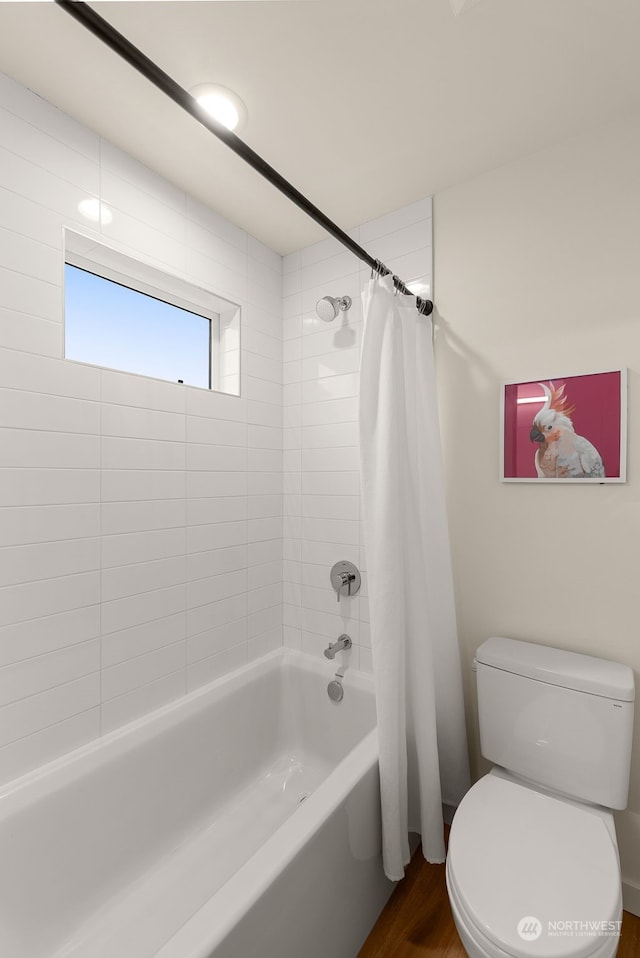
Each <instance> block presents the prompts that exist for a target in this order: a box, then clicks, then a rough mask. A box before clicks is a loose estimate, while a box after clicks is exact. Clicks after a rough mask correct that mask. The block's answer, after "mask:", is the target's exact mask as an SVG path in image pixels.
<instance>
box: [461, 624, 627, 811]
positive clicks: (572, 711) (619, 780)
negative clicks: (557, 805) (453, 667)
mask: <svg viewBox="0 0 640 958" xmlns="http://www.w3.org/2000/svg"><path fill="white" fill-rule="evenodd" d="M476 666H477V684H478V713H479V720H480V745H481V750H482V754H483V755H484V756H485V758H487V759H489V761H491V762H493V763H494V764H495V765H500V766H502V767H503V768H506V769H508V770H509V771H511V772H514V773H515V774H516V775H520V776H522V777H524V778H527V779H529V780H531V781H533V782H536V783H537V784H539V785H542V786H545V787H547V788H550V789H553V790H555V791H559V792H562V793H564V794H566V795H569V796H571V797H573V798H577V799H580V800H582V801H586V802H594V803H595V804H598V805H604V806H606V807H607V808H625V807H626V805H627V795H628V791H629V769H630V764H631V741H632V733H633V702H634V680H633V672H632V671H631V669H630V668H629V667H628V666H626V665H620V664H619V663H617V662H609V661H606V660H605V659H596V658H593V657H592V656H589V655H579V654H577V653H575V652H565V651H562V650H560V649H553V648H549V647H548V646H543V645H536V644H534V643H532V642H519V641H516V640H515V639H503V638H491V639H487V641H486V642H484V643H483V644H482V645H481V646H480V648H479V649H478V651H477V652H476Z"/></svg>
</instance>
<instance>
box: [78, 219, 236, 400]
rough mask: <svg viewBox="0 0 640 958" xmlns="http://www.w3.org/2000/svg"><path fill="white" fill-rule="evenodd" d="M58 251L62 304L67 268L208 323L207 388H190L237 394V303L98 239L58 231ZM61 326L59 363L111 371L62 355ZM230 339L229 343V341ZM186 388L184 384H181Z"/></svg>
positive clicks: (161, 378)
mask: <svg viewBox="0 0 640 958" xmlns="http://www.w3.org/2000/svg"><path fill="white" fill-rule="evenodd" d="M63 253H64V257H63V259H64V263H63V304H64V303H66V294H65V292H64V285H65V283H64V274H65V271H64V267H65V266H66V265H69V266H74V267H76V268H77V269H81V270H83V271H84V272H87V273H90V274H92V275H94V276H96V277H97V278H98V279H104V280H108V281H110V282H113V283H117V284H118V285H120V286H124V287H125V288H127V289H130V290H132V291H134V292H137V293H141V294H142V295H144V296H149V297H150V298H152V299H156V300H159V301H160V302H163V303H167V304H168V305H170V306H175V307H177V308H178V309H183V310H186V311H188V312H190V313H193V314H195V315H196V316H200V317H202V318H203V319H205V320H208V322H209V347H208V367H209V376H208V380H209V385H208V387H204V386H196V385H194V386H193V387H192V388H194V389H205V388H208V389H209V390H210V391H212V392H222V393H224V394H225V395H231V396H239V395H240V314H241V308H240V306H239V304H237V303H234V302H232V301H230V300H228V299H225V298H223V297H222V296H218V295H217V294H216V293H213V292H212V291H211V290H208V289H205V288H204V287H202V286H198V285H196V284H195V283H192V282H191V281H190V280H186V279H184V278H183V277H181V276H178V275H177V274H175V273H170V272H168V271H166V270H164V269H159V268H158V267H156V266H153V265H151V264H150V263H148V262H145V261H144V260H142V259H138V258H134V257H132V256H130V255H129V254H127V253H123V252H121V251H120V250H119V249H116V248H115V247H113V246H108V245H106V244H105V243H103V242H102V241H101V240H97V239H95V238H93V237H90V236H87V235H86V234H84V233H79V232H77V231H76V230H71V229H68V228H66V227H65V229H64V243H63ZM63 327H64V328H63V347H64V358H65V359H68V361H70V362H85V363H86V364H87V365H91V366H99V368H103V369H106V368H113V367H108V366H104V365H102V364H99V363H93V362H90V361H88V360H82V359H75V358H71V357H67V355H66V321H63ZM233 333H236V336H233ZM233 340H235V343H234V342H233ZM234 354H237V355H235V361H234ZM118 372H125V373H131V374H133V375H136V376H145V377H146V378H149V379H159V380H161V381H162V382H173V381H174V380H171V379H164V378H163V377H161V376H149V375H148V374H147V373H143V372H139V371H136V370H135V369H118ZM230 383H233V385H234V386H235V388H228V387H229V385H230ZM186 385H190V384H188V383H187V384H186ZM225 386H226V387H227V388H225Z"/></svg>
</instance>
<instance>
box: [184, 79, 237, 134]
mask: <svg viewBox="0 0 640 958" xmlns="http://www.w3.org/2000/svg"><path fill="white" fill-rule="evenodd" d="M189 92H190V93H191V96H193V97H195V99H196V100H197V101H198V103H199V104H200V106H201V107H203V108H204V109H205V110H206V111H207V113H209V114H210V115H211V116H212V117H213V118H214V120H217V121H218V123H222V125H223V126H226V128H227V129H228V130H237V129H240V128H242V127H243V126H244V124H245V122H246V119H247V108H246V106H245V105H244V103H243V102H242V100H241V99H240V97H239V96H238V95H237V94H236V93H234V92H233V90H228V89H227V88H226V87H224V86H220V84H219V83H199V84H198V86H194V87H192V88H191V90H190V91H189Z"/></svg>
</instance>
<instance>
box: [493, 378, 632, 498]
mask: <svg viewBox="0 0 640 958" xmlns="http://www.w3.org/2000/svg"><path fill="white" fill-rule="evenodd" d="M501 405H502V410H501V422H502V430H501V437H502V442H501V450H500V460H501V473H500V478H501V479H502V480H503V481H504V482H592V483H603V482H626V460H627V456H626V452H627V435H626V433H627V371H626V369H616V370H613V371H612V372H604V373H588V374H587V375H585V376H557V377H554V378H553V379H534V380H531V381H530V382H521V383H506V384H505V385H504V387H503V391H502V404H501Z"/></svg>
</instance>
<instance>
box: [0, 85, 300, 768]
mask: <svg viewBox="0 0 640 958" xmlns="http://www.w3.org/2000/svg"><path fill="white" fill-rule="evenodd" d="M87 198H93V199H94V200H96V201H98V202H100V203H102V204H104V206H105V207H107V208H108V210H109V212H110V213H111V217H112V218H111V220H110V221H109V222H107V217H106V216H104V217H103V221H102V223H99V222H95V221H94V222H91V221H88V220H86V219H85V218H83V216H82V214H81V213H80V212H79V204H80V203H81V201H82V200H86V199H87ZM64 226H68V227H72V228H74V229H76V230H79V231H81V232H84V233H85V234H87V235H92V236H95V237H96V238H97V239H102V240H103V241H104V242H106V243H107V244H109V245H112V246H115V247H117V248H119V249H121V250H122V251H123V252H125V253H128V254H130V255H132V256H134V257H140V258H142V259H144V260H145V261H147V262H150V263H152V264H153V265H156V266H158V267H159V268H164V269H166V270H168V271H169V272H171V273H175V274H177V275H179V276H181V277H183V278H185V279H188V280H191V281H193V282H195V283H202V284H205V285H206V286H207V287H209V288H211V289H213V291H214V292H216V293H219V294H220V295H221V296H226V297H228V298H230V299H232V300H235V301H236V302H239V303H240V305H241V307H242V358H241V368H242V384H241V386H242V389H241V392H242V398H236V397H232V396H226V395H221V394H215V393H210V392H208V391H207V390H198V389H193V388H190V387H185V386H181V385H178V384H175V385H174V384H172V383H165V382H160V381H157V380H151V379H145V378H144V377H140V376H135V375H129V374H127V373H120V372H114V371H111V370H101V369H98V368H94V367H91V366H85V365H81V364H77V363H72V362H67V361H65V360H64V359H63V358H62V357H63V335H62V333H63V298H62V296H63V292H62V283H63V254H62V242H63V227H64ZM281 293H282V259H281V257H280V256H278V255H277V254H275V253H273V252H272V251H271V250H269V249H267V248H265V247H264V246H263V245H262V244H260V243H259V242H258V241H256V240H254V239H253V238H252V237H250V236H248V235H247V234H246V233H245V232H244V231H243V230H241V229H239V228H238V227H237V226H235V225H233V224H231V223H228V222H227V221H225V220H224V219H222V218H221V217H220V216H218V215H217V214H216V213H214V212H212V211H211V210H208V209H206V208H205V207H203V206H202V205H200V204H199V203H198V202H197V201H196V200H194V199H193V198H192V197H190V196H187V195H185V194H184V193H182V192H181V191H180V190H178V189H176V188H175V187H174V186H172V185H171V184H169V183H167V182H165V181H164V180H163V179H161V178H160V177H159V176H157V175H156V174H155V173H153V172H151V171H150V170H148V169H147V168H145V167H143V166H141V165H140V164H139V163H138V162H136V161H135V160H133V159H132V158H131V157H129V156H127V155H126V154H124V153H122V152H121V151H120V150H118V149H117V148H116V147H114V146H112V145H111V144H109V143H106V142H105V141H104V140H102V139H100V138H99V137H98V136H96V135H95V134H94V133H92V132H91V131H90V130H88V129H86V128H85V127H83V126H82V125H80V124H79V123H76V122H75V121H74V120H73V119H71V118H70V117H69V116H66V115H65V114H63V113H61V112H60V111H59V110H57V109H55V108H54V107H52V106H51V105H50V104H48V103H46V101H44V100H42V99H41V98H40V97H37V96H35V95H34V94H32V93H31V92H29V91H28V90H26V89H25V88H24V87H22V86H20V84H18V83H16V82H14V81H13V80H11V79H9V78H8V77H4V76H1V75H0V782H3V781H7V780H9V779H11V778H14V777H16V776H17V775H20V774H22V773H24V772H26V771H28V770H29V769H31V768H33V767H35V766H38V765H40V764H42V763H44V762H46V761H49V760H51V759H53V758H55V757H56V756H58V755H60V754H62V753H65V752H67V751H69V750H70V749H72V748H75V747H77V746H79V745H82V744H84V743H86V742H88V741H90V740H92V739H94V738H96V737H97V736H99V735H100V734H102V733H106V732H109V731H110V730H112V729H114V728H116V727H118V726H119V725H122V724H123V723H126V722H128V721H131V720H132V719H134V718H136V717H138V716H140V715H142V714H144V713H145V712H147V711H149V710H150V709H154V708H157V707H158V706H160V705H163V704H164V703H166V702H168V701H170V700H172V699H175V698H176V697H179V696H181V695H184V694H185V693H186V692H188V691H190V690H191V689H193V688H195V687H197V686H199V685H201V684H202V683H205V682H208V681H210V680H211V679H213V678H215V677H216V676H219V675H221V674H223V673H224V672H226V671H228V670H230V669H233V668H236V667H237V666H239V665H241V664H243V663H245V662H247V661H248V659H251V658H253V657H254V656H258V655H262V654H264V653H266V652H268V651H269V650H271V649H273V648H274V647H276V646H279V645H281V643H282V558H283V443H282V299H281Z"/></svg>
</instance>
